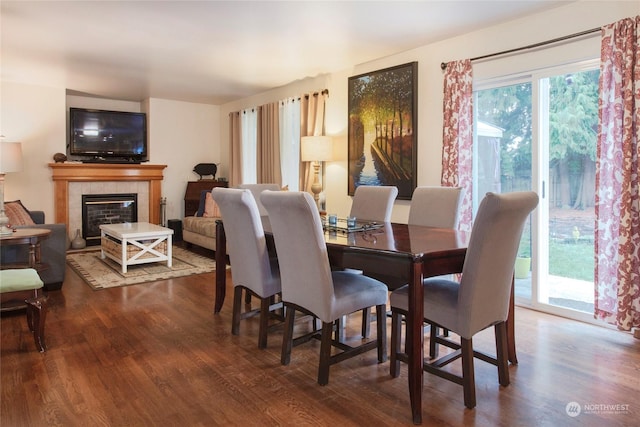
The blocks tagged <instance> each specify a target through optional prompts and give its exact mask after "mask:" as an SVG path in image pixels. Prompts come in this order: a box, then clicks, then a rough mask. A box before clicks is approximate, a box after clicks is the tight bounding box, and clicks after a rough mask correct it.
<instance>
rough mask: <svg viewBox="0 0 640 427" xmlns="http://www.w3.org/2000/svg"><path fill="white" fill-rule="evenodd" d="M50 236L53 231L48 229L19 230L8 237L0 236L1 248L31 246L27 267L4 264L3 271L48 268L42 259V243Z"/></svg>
mask: <svg viewBox="0 0 640 427" xmlns="http://www.w3.org/2000/svg"><path fill="white" fill-rule="evenodd" d="M50 234H51V230H47V229H46V228H18V229H16V230H14V232H13V233H12V234H10V235H8V236H0V246H9V245H29V259H28V260H27V264H26V265H22V264H20V265H16V264H4V263H3V265H2V269H5V268H20V267H23V268H24V267H28V268H33V269H35V270H36V271H40V270H43V269H44V268H46V266H45V264H43V263H42V261H41V259H40V242H41V241H43V240H45V239H48V238H49V235H50Z"/></svg>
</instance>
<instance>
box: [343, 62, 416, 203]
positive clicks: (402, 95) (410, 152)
mask: <svg viewBox="0 0 640 427" xmlns="http://www.w3.org/2000/svg"><path fill="white" fill-rule="evenodd" d="M417 86H418V63H417V62H410V63H408V64H404V65H398V66H395V67H391V68H385V69H383V70H378V71H374V72H371V73H366V74H360V75H358V76H353V77H349V98H348V103H349V105H348V109H349V133H348V142H349V184H348V186H349V188H348V192H349V195H350V196H352V195H353V193H354V192H355V189H356V187H358V186H360V185H395V186H396V187H398V198H399V199H405V200H410V199H411V195H412V194H413V190H414V189H415V187H416V183H417V177H416V169H417V132H416V131H417V129H416V127H417V111H416V110H417V97H418V95H417V90H418V89H417Z"/></svg>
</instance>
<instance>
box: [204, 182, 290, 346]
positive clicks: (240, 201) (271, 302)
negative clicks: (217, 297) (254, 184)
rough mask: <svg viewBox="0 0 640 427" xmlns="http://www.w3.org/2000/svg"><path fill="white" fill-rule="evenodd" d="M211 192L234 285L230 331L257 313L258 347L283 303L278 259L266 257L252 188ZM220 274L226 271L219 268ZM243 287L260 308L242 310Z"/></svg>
mask: <svg viewBox="0 0 640 427" xmlns="http://www.w3.org/2000/svg"><path fill="white" fill-rule="evenodd" d="M211 194H212V196H213V199H214V200H215V202H216V203H217V204H218V208H219V209H220V213H221V215H222V220H223V221H224V230H225V234H226V237H227V251H228V254H229V261H230V262H231V277H232V280H233V286H234V292H233V314H232V320H231V333H232V334H233V335H238V334H239V330H240V320H242V319H246V318H248V317H252V316H255V315H258V314H259V315H260V327H259V332H258V347H259V348H265V347H266V346H267V332H268V328H269V320H270V318H272V317H274V316H275V315H274V314H273V312H274V311H275V310H276V309H279V308H282V304H281V303H275V297H276V295H277V294H279V293H280V288H281V287H280V273H279V269H278V263H277V260H276V259H275V258H270V257H269V252H268V249H267V243H266V238H265V234H264V229H263V227H262V221H261V218H260V212H259V210H258V205H257V203H256V200H255V198H254V197H253V195H252V193H251V191H250V190H246V189H245V190H242V189H234V188H222V187H216V188H214V189H213V190H212V191H211ZM219 274H225V273H224V271H219ZM243 290H244V291H245V292H246V293H248V294H249V295H254V296H256V297H258V298H259V299H260V309H259V310H251V309H250V307H248V308H249V310H246V311H245V312H242V293H243ZM249 301H250V300H249ZM276 317H277V316H276ZM280 319H281V320H282V316H280Z"/></svg>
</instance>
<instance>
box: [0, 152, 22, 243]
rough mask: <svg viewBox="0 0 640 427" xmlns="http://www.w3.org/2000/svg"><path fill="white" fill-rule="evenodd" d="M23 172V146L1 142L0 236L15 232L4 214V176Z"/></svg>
mask: <svg viewBox="0 0 640 427" xmlns="http://www.w3.org/2000/svg"><path fill="white" fill-rule="evenodd" d="M21 170H22V144H21V143H19V142H0V236H7V235H10V234H12V233H13V230H12V229H10V228H9V227H7V224H9V218H7V215H6V214H5V212H4V175H5V174H6V173H9V172H20V171H21Z"/></svg>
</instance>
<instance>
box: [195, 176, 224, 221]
mask: <svg viewBox="0 0 640 427" xmlns="http://www.w3.org/2000/svg"><path fill="white" fill-rule="evenodd" d="M228 184H229V183H228V182H226V181H224V182H223V181H217V180H213V179H201V180H199V181H189V182H187V191H185V193H184V216H193V215H195V213H196V212H198V206H199V205H200V192H201V191H202V190H211V189H213V187H227V185H228Z"/></svg>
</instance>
